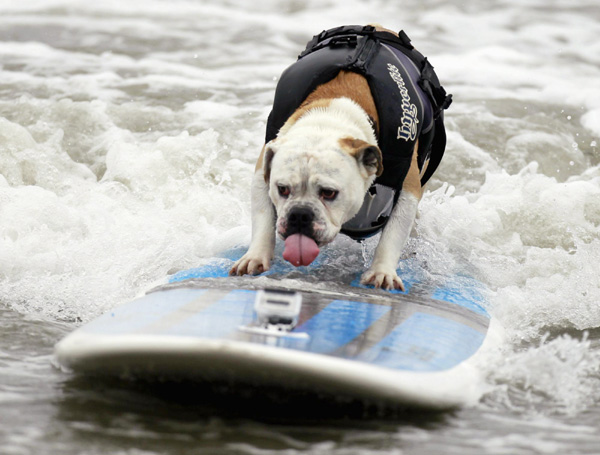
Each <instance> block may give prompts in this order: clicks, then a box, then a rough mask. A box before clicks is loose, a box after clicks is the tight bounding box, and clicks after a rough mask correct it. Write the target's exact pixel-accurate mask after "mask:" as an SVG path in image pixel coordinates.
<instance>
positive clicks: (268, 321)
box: [56, 251, 490, 409]
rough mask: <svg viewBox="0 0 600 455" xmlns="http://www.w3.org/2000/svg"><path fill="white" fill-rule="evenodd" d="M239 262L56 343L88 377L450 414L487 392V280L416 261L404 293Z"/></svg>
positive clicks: (187, 276) (172, 282)
mask: <svg viewBox="0 0 600 455" xmlns="http://www.w3.org/2000/svg"><path fill="white" fill-rule="evenodd" d="M238 256H239V252H235V251H234V252H229V253H227V254H225V255H224V256H223V257H221V258H214V259H213V260H210V261H208V262H207V263H206V264H204V265H203V266H201V267H198V268H195V269H191V270H186V271H182V272H179V273H176V274H175V275H173V276H171V277H169V279H168V282H167V283H166V284H164V285H162V286H159V287H158V288H155V289H153V290H151V291H150V292H148V293H147V294H146V295H144V296H143V297H141V298H139V299H136V300H134V301H133V302H130V303H128V304H125V305H122V306H119V307H117V308H115V309H114V310H112V311H110V312H108V313H106V314H104V315H103V316H101V317H99V318H98V319H96V320H94V321H92V322H90V323H88V324H86V325H84V326H82V327H80V328H79V329H77V330H76V331H75V332H73V333H72V334H70V335H68V336H67V337H66V338H65V339H63V340H62V341H61V342H60V343H59V344H58V345H57V346H56V357H57V359H58V361H59V363H61V364H62V365H64V366H65V367H68V368H70V369H72V370H73V371H74V372H76V373H80V374H86V375H90V374H91V375H111V376H117V377H119V376H128V377H133V378H142V379H144V380H145V381H148V380H166V379H169V380H177V381H186V382H192V383H194V384H197V386H198V387H203V385H206V384H210V383H213V382H215V381H221V382H222V381H226V382H227V383H240V384H244V385H246V386H248V385H250V386H252V385H256V386H268V387H270V386H277V387H279V388H284V389H289V390H296V391H303V392H305V393H313V394H329V395H330V396H339V397H341V398H344V399H347V398H351V399H362V400H369V401H370V402H373V401H374V400H378V401H379V402H381V403H383V404H385V405H392V406H396V405H399V406H417V407H425V408H432V409H447V408H453V407H457V406H462V405H465V404H467V403H470V402H473V401H474V400H476V399H477V398H478V397H479V388H478V375H477V371H476V369H475V368H474V366H473V363H474V361H475V359H476V357H477V354H478V353H480V352H481V348H482V346H483V345H484V342H485V340H486V335H487V332H488V327H489V323H490V316H489V314H488V312H487V310H486V303H485V300H484V292H483V288H482V286H481V284H480V283H478V282H477V281H476V280H474V279H472V278H469V277H465V276H452V277H447V278H445V279H443V280H431V279H426V278H425V277H424V275H423V274H422V273H421V272H420V271H419V270H418V269H416V268H415V267H414V265H413V264H411V263H410V261H406V262H405V263H403V264H401V270H400V272H401V275H402V277H403V279H404V281H405V285H406V288H407V290H406V291H405V292H400V291H392V292H388V291H383V290H379V289H372V288H368V287H365V286H362V285H360V284H359V279H358V276H357V277H356V278H355V279H354V280H353V281H351V282H350V283H349V284H342V283H339V282H327V281H325V282H323V281H320V282H314V281H308V280H307V279H306V278H308V277H309V276H310V274H307V275H306V277H304V276H303V275H302V273H299V272H298V271H297V270H295V269H294V268H292V267H291V266H288V265H287V264H286V263H283V262H277V261H276V263H275V264H273V267H272V269H271V270H270V271H269V272H267V273H266V274H264V275H263V276H259V277H229V276H227V273H228V270H229V268H230V267H231V265H232V263H233V261H234V260H235V259H236V258H237V257H238ZM316 267H318V265H317V266H316ZM265 289H268V290H267V291H266V292H265V291H264V290H265ZM292 301H293V302H292ZM261 305H262V306H261ZM269 305H270V306H269ZM286 305H287V306H286ZM294 305H297V307H294V308H295V309H294V311H295V313H294V312H292V313H293V314H292V313H290V314H291V315H288V313H286V312H285V311H288V310H289V309H290V308H292V307H293V306H294ZM280 307H281V308H283V307H285V308H284V309H281V308H280ZM288 307H289V308H288ZM265 308H266V309H265ZM270 312H271V313H270ZM265 315H266V316H265ZM274 315H275V316H274Z"/></svg>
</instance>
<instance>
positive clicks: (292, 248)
mask: <svg viewBox="0 0 600 455" xmlns="http://www.w3.org/2000/svg"><path fill="white" fill-rule="evenodd" d="M318 254H319V247H318V246H317V243H316V242H315V241H314V240H313V239H311V238H310V237H307V236H305V235H302V234H293V235H290V236H289V237H288V238H287V239H285V249H284V250H283V259H285V260H286V261H288V262H291V263H292V264H293V265H295V266H296V267H298V266H301V265H308V264H310V263H311V262H312V261H314V260H315V258H316V257H317V256H318Z"/></svg>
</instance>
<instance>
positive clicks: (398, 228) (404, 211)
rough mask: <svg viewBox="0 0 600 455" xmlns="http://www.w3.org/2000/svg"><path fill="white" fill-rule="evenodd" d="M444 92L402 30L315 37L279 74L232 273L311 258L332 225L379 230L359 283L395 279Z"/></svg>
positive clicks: (434, 156) (438, 133) (358, 235)
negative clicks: (279, 259)
mask: <svg viewBox="0 0 600 455" xmlns="http://www.w3.org/2000/svg"><path fill="white" fill-rule="evenodd" d="M450 102H451V95H446V92H445V90H444V89H443V87H442V86H441V85H440V83H439V80H438V79H437V76H436V75H435V73H434V71H433V67H432V66H431V65H430V64H429V62H428V60H427V59H426V58H425V57H423V55H422V54H420V53H419V52H418V51H416V50H415V49H414V47H413V46H412V44H411V43H410V40H409V39H408V37H407V36H406V34H405V33H404V32H400V33H398V34H396V33H393V32H391V31H390V30H387V29H384V28H382V27H380V26H372V25H369V26H364V27H363V26H344V27H338V28H335V29H331V30H327V31H324V32H322V33H320V34H319V35H317V36H315V37H314V38H313V39H312V40H311V41H310V42H309V43H308V45H307V47H306V49H305V50H304V52H303V53H302V54H301V55H300V56H299V59H298V61H297V62H296V63H294V64H293V65H292V66H290V67H289V68H288V69H287V70H286V71H285V72H284V73H283V74H282V76H281V78H280V80H279V82H278V84H277V89H276V92H275V100H274V103H273V110H272V112H271V114H270V115H269V120H268V122H267V135H266V141H265V145H264V147H263V148H262V151H261V154H260V156H259V159H258V162H257V164H256V170H255V174H254V177H253V180H252V189H251V210H252V240H251V243H250V247H249V249H248V251H247V253H246V254H245V255H244V256H243V257H242V258H241V259H240V260H238V261H237V262H236V263H235V264H234V265H233V267H232V268H231V270H230V274H231V275H244V274H260V273H262V272H265V271H267V270H268V269H269V267H270V264H271V260H272V258H273V252H274V247H275V239H276V235H278V236H279V237H280V238H281V239H283V240H284V241H285V248H284V252H283V258H284V259H285V260H287V261H289V262H290V263H292V264H293V265H295V266H306V265H308V264H310V263H311V262H312V261H313V260H314V259H315V258H316V257H317V255H318V254H319V250H320V248H321V247H322V246H323V245H326V244H328V243H330V242H331V241H332V240H333V239H334V238H335V237H336V235H338V234H339V233H340V232H341V233H343V234H346V235H349V236H351V237H352V238H355V239H357V240H361V239H364V238H366V237H368V236H371V235H374V234H376V233H378V232H380V231H381V237H380V239H379V243H378V245H377V248H376V250H375V255H374V258H373V262H372V264H371V265H370V267H369V269H368V270H367V271H366V272H365V273H364V274H363V275H362V278H361V282H362V283H363V284H366V285H373V286H375V287H381V288H385V289H400V290H404V284H403V283H402V280H401V278H400V277H399V276H398V275H397V272H396V269H397V266H398V261H399V259H400V256H401V253H402V250H403V248H404V246H405V244H406V241H407V239H408V237H409V234H410V232H411V229H412V226H413V223H414V220H415V217H416V213H417V206H418V203H419V200H420V199H421V197H422V194H423V187H424V185H425V183H426V182H427V180H428V179H429V177H431V175H432V174H433V171H434V170H435V168H436V167H437V165H438V164H439V162H440V160H441V157H442V155H443V153H444V149H445V144H446V136H445V130H444V125H443V110H444V109H446V108H447V107H448V106H449V104H450Z"/></svg>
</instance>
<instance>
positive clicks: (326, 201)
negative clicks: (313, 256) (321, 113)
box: [263, 135, 383, 246]
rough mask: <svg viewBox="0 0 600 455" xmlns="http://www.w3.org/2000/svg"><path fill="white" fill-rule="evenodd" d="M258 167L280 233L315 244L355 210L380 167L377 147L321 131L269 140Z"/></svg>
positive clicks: (322, 241)
mask: <svg viewBox="0 0 600 455" xmlns="http://www.w3.org/2000/svg"><path fill="white" fill-rule="evenodd" d="M263 166H264V168H263V171H264V177H265V180H266V182H267V183H268V185H269V197H270V199H271V201H272V202H273V204H274V206H275V209H276V212H277V224H276V226H277V233H278V234H279V236H280V237H281V238H283V239H286V238H287V237H289V236H291V235H293V234H301V235H304V236H307V237H309V238H311V239H313V240H314V241H315V242H316V244H317V245H319V246H322V245H325V244H327V243H329V242H331V241H332V240H333V239H334V238H335V236H336V235H337V234H338V233H339V231H340V229H341V227H342V225H343V224H344V223H345V222H346V221H348V220H349V219H351V218H352V217H353V216H354V215H355V214H356V213H357V212H358V211H359V209H360V207H361V205H362V203H363V200H364V196H365V193H366V192H367V190H368V188H369V187H370V186H371V184H372V183H373V181H374V180H375V177H376V176H379V175H381V172H382V171H383V166H382V156H381V151H380V150H379V148H378V147H377V146H375V145H371V144H368V143H367V142H365V141H363V140H360V139H353V138H349V137H345V138H341V139H340V138H330V137H327V136H326V135H322V136H319V135H317V136H314V135H312V136H295V137H286V136H283V137H279V138H277V139H274V140H272V141H271V142H269V143H268V144H267V145H266V146H265V155H264V161H263Z"/></svg>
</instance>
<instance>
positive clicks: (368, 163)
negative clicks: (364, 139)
mask: <svg viewBox="0 0 600 455" xmlns="http://www.w3.org/2000/svg"><path fill="white" fill-rule="evenodd" d="M356 159H357V160H358V162H359V163H362V165H363V166H364V167H365V168H366V169H367V172H368V173H369V175H373V174H375V175H376V176H377V177H379V176H380V175H381V174H382V173H383V156H382V155H381V150H379V147H377V146H376V145H366V146H364V147H361V148H360V149H359V150H358V152H357V154H356Z"/></svg>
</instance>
